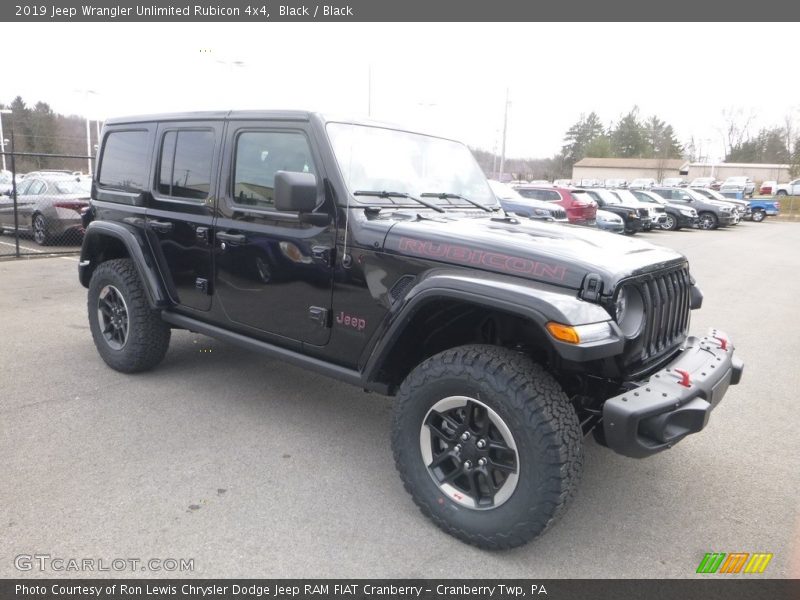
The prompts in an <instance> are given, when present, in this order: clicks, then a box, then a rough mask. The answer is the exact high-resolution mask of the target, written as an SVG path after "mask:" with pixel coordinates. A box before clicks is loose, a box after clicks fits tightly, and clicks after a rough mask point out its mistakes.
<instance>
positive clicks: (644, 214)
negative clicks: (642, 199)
mask: <svg viewBox="0 0 800 600" xmlns="http://www.w3.org/2000/svg"><path fill="white" fill-rule="evenodd" d="M639 216H640V217H642V218H643V219H645V218H647V217H649V216H650V211H648V210H647V209H646V208H640V209H639Z"/></svg>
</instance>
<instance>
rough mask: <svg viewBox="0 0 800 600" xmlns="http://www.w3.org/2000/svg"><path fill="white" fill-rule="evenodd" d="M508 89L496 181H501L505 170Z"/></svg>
mask: <svg viewBox="0 0 800 600" xmlns="http://www.w3.org/2000/svg"><path fill="white" fill-rule="evenodd" d="M508 104H509V102H508V88H506V106H505V111H504V112H503V145H502V148H501V150H500V174H499V175H498V177H497V179H498V180H499V181H503V172H504V171H505V168H506V130H507V128H508Z"/></svg>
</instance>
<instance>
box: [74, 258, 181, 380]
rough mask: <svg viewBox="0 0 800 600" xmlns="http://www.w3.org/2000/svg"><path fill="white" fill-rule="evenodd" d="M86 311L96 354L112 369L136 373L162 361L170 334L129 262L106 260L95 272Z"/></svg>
mask: <svg viewBox="0 0 800 600" xmlns="http://www.w3.org/2000/svg"><path fill="white" fill-rule="evenodd" d="M88 311H89V326H90V328H91V330H92V337H93V338H94V343H95V346H97V351H98V352H99V353H100V356H101V357H102V358H103V360H104V361H105V362H106V364H107V365H108V366H109V367H111V368H112V369H115V370H117V371H121V372H123V373H137V372H139V371H146V370H148V369H152V368H153V367H155V366H156V365H157V364H158V363H160V362H161V360H162V359H163V358H164V355H165V354H166V352H167V348H168V347H169V339H170V334H171V331H170V328H169V325H167V324H166V323H165V322H164V321H162V320H161V316H160V315H159V314H158V312H157V311H154V310H153V309H151V308H150V305H149V304H148V302H147V296H146V293H145V290H144V286H143V285H142V282H141V280H140V279H139V273H138V272H137V271H136V267H135V266H134V264H133V261H132V260H130V259H127V258H122V259H116V260H109V261H107V262H104V263H102V264H100V265H99V266H98V267H97V269H95V271H94V273H93V274H92V279H91V281H90V282H89V294H88Z"/></svg>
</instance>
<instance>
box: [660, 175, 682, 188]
mask: <svg viewBox="0 0 800 600" xmlns="http://www.w3.org/2000/svg"><path fill="white" fill-rule="evenodd" d="M661 185H662V186H663V187H686V186H687V185H688V184H687V182H686V180H685V179H684V178H683V177H665V178H664V179H662V180H661Z"/></svg>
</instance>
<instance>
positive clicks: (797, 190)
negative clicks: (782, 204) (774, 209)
mask: <svg viewBox="0 0 800 600" xmlns="http://www.w3.org/2000/svg"><path fill="white" fill-rule="evenodd" d="M774 194H775V195H776V196H800V179H793V180H792V181H790V182H789V183H779V184H778V185H776V186H775V192H774Z"/></svg>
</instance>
